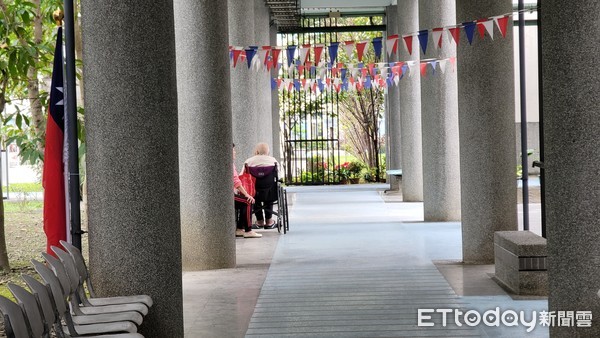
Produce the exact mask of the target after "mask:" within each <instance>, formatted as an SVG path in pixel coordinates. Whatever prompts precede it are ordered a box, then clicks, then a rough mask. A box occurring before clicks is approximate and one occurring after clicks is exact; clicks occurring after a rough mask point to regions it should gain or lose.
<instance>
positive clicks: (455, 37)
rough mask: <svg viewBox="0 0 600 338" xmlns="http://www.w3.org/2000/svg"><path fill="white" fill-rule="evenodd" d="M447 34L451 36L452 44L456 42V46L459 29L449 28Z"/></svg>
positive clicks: (458, 40) (458, 38)
mask: <svg viewBox="0 0 600 338" xmlns="http://www.w3.org/2000/svg"><path fill="white" fill-rule="evenodd" d="M448 32H449V33H450V35H452V38H453V39H454V42H456V45H457V46H458V43H459V42H460V27H450V28H448Z"/></svg>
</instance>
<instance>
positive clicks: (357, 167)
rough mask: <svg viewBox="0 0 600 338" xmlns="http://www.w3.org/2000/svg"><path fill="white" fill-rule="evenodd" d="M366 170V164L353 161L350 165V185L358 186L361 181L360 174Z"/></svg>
mask: <svg viewBox="0 0 600 338" xmlns="http://www.w3.org/2000/svg"><path fill="white" fill-rule="evenodd" d="M363 168H364V164H362V163H361V162H359V161H351V162H350V163H349V164H348V171H349V173H350V183H352V184H356V183H358V182H359V181H360V172H361V171H362V169H363Z"/></svg>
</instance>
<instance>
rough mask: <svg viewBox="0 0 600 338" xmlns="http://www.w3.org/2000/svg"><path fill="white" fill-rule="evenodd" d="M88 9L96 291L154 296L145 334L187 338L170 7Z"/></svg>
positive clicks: (107, 4) (166, 0) (93, 4)
mask: <svg viewBox="0 0 600 338" xmlns="http://www.w3.org/2000/svg"><path fill="white" fill-rule="evenodd" d="M81 10H82V13H84V14H83V15H82V25H83V27H82V28H83V29H82V31H83V57H84V59H83V62H84V74H85V77H86V82H85V111H86V119H85V123H86V132H87V186H88V217H89V231H90V233H89V246H90V269H91V275H92V277H93V279H94V282H95V286H96V292H97V293H99V294H100V295H101V296H116V295H128V294H148V295H150V296H151V297H152V299H153V300H154V306H153V307H152V308H151V309H150V312H149V313H148V316H147V317H146V318H145V319H144V323H143V324H142V326H141V327H140V332H141V333H142V334H143V335H144V336H145V337H183V305H182V304H183V302H182V282H181V230H180V221H179V220H180V218H179V165H178V164H179V161H178V154H177V87H176V86H177V83H176V69H175V32H174V28H173V27H174V19H173V2H172V1H170V0H162V1H142V3H140V2H139V1H131V0H126V1H124V0H118V1H117V0H111V1H93V0H84V1H82V2H81ZM140 11H142V12H143V15H141V12H140ZM157 42H160V43H157Z"/></svg>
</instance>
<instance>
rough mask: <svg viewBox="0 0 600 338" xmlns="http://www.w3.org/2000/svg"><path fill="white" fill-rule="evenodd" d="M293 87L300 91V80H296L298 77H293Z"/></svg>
mask: <svg viewBox="0 0 600 338" xmlns="http://www.w3.org/2000/svg"><path fill="white" fill-rule="evenodd" d="M294 88H295V89H296V90H297V91H300V80H298V79H294Z"/></svg>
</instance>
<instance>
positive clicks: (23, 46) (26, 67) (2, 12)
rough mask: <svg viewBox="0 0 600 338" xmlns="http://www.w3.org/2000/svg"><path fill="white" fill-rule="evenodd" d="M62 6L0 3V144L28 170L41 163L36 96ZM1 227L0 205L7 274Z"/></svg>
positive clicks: (41, 99) (17, 0)
mask: <svg viewBox="0 0 600 338" xmlns="http://www.w3.org/2000/svg"><path fill="white" fill-rule="evenodd" d="M61 4H62V1H58V0H45V1H43V2H42V1H41V0H31V1H26V0H0V76H1V77H0V113H1V114H2V116H1V118H2V136H3V137H2V138H3V141H4V142H6V144H8V143H12V142H16V144H17V145H18V146H19V148H20V154H21V160H22V162H28V163H31V164H37V163H39V162H40V161H41V160H42V157H43V149H44V135H45V121H46V117H45V114H44V110H43V107H45V106H47V98H48V95H47V93H46V92H43V91H42V90H40V82H41V80H42V79H44V78H48V77H49V74H50V73H51V71H52V58H53V55H52V53H53V46H54V41H55V34H56V33H55V32H56V24H55V22H54V20H53V18H52V11H53V10H54V9H56V8H58V7H59V6H60V5H61ZM23 101H25V102H26V103H25V104H24V102H23ZM8 104H14V107H15V109H16V111H15V112H14V113H10V114H8V113H7V111H6V107H7V105H8ZM1 194H2V191H1V188H0V195H1ZM4 226H5V224H4V206H3V203H0V269H3V270H9V269H10V265H9V261H8V255H7V248H6V242H5V240H4Z"/></svg>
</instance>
